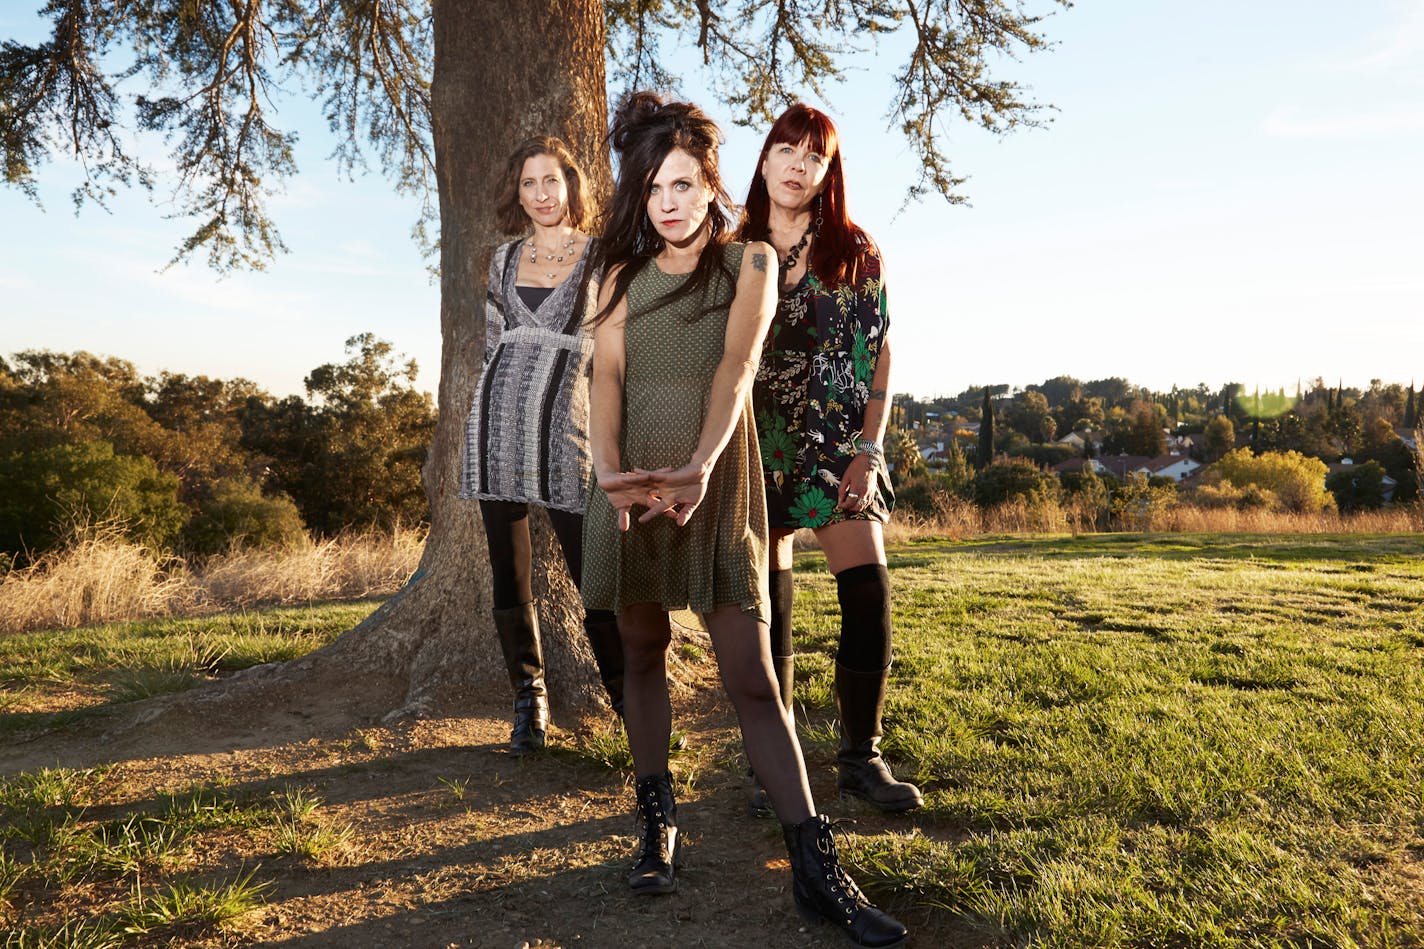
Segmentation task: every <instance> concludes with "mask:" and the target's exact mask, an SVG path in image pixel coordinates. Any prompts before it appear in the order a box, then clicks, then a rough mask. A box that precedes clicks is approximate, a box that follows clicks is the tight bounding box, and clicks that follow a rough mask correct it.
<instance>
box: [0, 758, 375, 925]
mask: <svg viewBox="0 0 1424 949" xmlns="http://www.w3.org/2000/svg"><path fill="white" fill-rule="evenodd" d="M106 774H107V772H105V771H103V770H99V769H94V770H86V771H74V770H67V769H45V770H43V771H39V772H34V773H30V774H19V775H15V776H13V777H10V778H7V779H0V930H3V931H4V932H5V936H4V938H3V939H0V949H10V947H14V949H29V947H45V949H48V947H53V949H73V947H96V949H103V947H114V946H129V945H158V944H163V945H183V944H186V942H185V940H186V939H187V937H199V936H206V935H211V934H213V933H216V932H218V931H221V930H223V929H225V928H227V926H228V923H229V922H230V921H232V920H234V919H236V918H238V917H240V916H243V915H244V914H246V913H248V912H249V911H250V910H252V909H253V908H255V907H256V906H257V905H258V904H259V903H260V902H261V901H262V898H263V894H264V893H266V892H267V891H268V890H269V889H270V888H271V884H270V882H268V881H261V880H258V879H257V878H256V873H257V869H256V868H253V869H251V870H244V871H242V872H240V873H239V874H238V875H237V876H235V877H229V878H221V877H214V876H209V875H207V874H206V873H204V870H205V868H206V861H205V860H204V858H203V857H202V856H201V855H200V854H198V853H197V852H196V850H197V849H198V848H197V846H196V845H197V844H198V842H199V838H200V836H201V835H205V834H209V835H212V836H211V837H210V839H209V840H208V841H207V842H206V846H207V848H208V849H209V850H210V849H211V847H212V846H213V842H214V841H215V840H221V839H223V838H222V837H221V835H222V834H223V833H238V834H241V835H243V836H244V837H245V838H246V839H247V840H248V841H249V842H250V843H251V844H252V845H254V846H256V847H257V848H259V849H260V848H262V847H264V846H265V847H266V848H267V852H271V853H274V854H275V855H277V856H281V855H283V854H295V855H298V856H300V857H301V858H303V859H306V860H311V861H316V862H329V861H330V858H331V857H332V856H333V854H334V853H335V852H336V851H338V850H343V849H345V848H347V847H348V838H349V837H350V835H351V831H350V830H349V829H348V828H345V827H342V826H334V825H332V824H331V823H330V822H329V821H326V820H324V819H323V818H322V817H321V816H320V815H319V813H318V811H319V808H320V804H321V802H320V801H319V800H318V799H317V798H315V797H313V796H312V795H311V794H310V793H308V792H306V791H304V790H294V789H290V788H288V789H284V790H281V791H275V792H266V793H264V792H259V791H251V792H248V793H247V794H245V795H243V796H241V797H235V796H233V795H231V794H230V793H229V792H228V791H227V790H226V789H225V788H223V787H221V786H207V787H204V786H194V787H192V788H189V789H188V790H186V791H183V792H180V793H170V794H160V795H158V796H157V797H156V798H155V799H153V800H152V801H149V802H148V803H147V804H146V805H145V806H143V807H141V808H138V809H129V810H126V811H125V812H124V813H123V814H122V815H121V816H118V817H114V818H111V819H108V820H103V819H98V818H96V817H94V816H93V813H92V812H96V811H97V812H101V813H102V812H103V811H105V810H108V809H109V808H107V807H105V806H104V804H105V800H104V798H105V797H106V796H107V795H106V794H105V793H104V789H103V788H101V787H100V785H101V784H102V782H103V780H104V778H105V776H106ZM288 843H289V844H290V845H288ZM195 874H197V875H195ZM78 892H83V893H88V894H91V895H100V894H105V893H108V894H111V896H110V897H109V898H108V899H104V898H102V896H100V902H99V903H98V904H96V905H91V906H88V907H86V916H85V917H84V918H83V919H74V918H70V916H71V915H72V914H70V913H68V912H66V911H64V910H62V909H59V908H60V907H63V906H65V905H66V903H68V902H69V901H70V900H72V899H73V894H75V893H78ZM57 909H58V910H59V912H60V916H59V919H58V920H56V919H55V911H56V910H57Z"/></svg>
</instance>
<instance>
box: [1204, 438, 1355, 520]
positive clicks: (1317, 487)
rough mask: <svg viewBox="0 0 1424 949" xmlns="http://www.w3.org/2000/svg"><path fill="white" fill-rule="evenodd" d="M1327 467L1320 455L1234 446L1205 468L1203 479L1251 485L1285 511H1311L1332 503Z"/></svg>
mask: <svg viewBox="0 0 1424 949" xmlns="http://www.w3.org/2000/svg"><path fill="white" fill-rule="evenodd" d="M1328 470H1329V469H1327V468H1326V467H1325V462H1323V461H1321V460H1320V459H1318V458H1307V457H1306V456H1305V455H1302V454H1301V453H1300V452H1296V451H1267V452H1262V453H1261V454H1259V455H1253V454H1251V452H1250V451H1249V450H1248V449H1245V448H1238V449H1237V450H1236V451H1232V452H1228V453H1227V454H1226V455H1225V456H1223V457H1222V459H1221V460H1220V461H1218V462H1217V463H1216V464H1214V465H1212V466H1211V467H1210V468H1208V469H1207V471H1206V473H1205V475H1204V480H1203V483H1204V484H1216V483H1219V482H1220V481H1229V482H1230V483H1231V484H1232V485H1234V486H1235V487H1237V488H1241V489H1243V490H1244V489H1245V488H1247V487H1248V486H1250V485H1255V486H1256V487H1257V488H1260V489H1262V491H1263V492H1269V493H1270V495H1274V496H1275V497H1276V498H1277V499H1278V500H1279V503H1280V505H1281V507H1282V508H1284V509H1285V510H1287V511H1291V512H1293V513H1296V514H1314V513H1318V512H1320V511H1324V510H1333V509H1334V507H1335V499H1334V498H1333V497H1331V495H1330V494H1329V493H1328V492H1326V490H1325V475H1326V472H1327V471H1328ZM1262 496H1263V497H1265V496H1266V495H1264V494H1263V495H1262Z"/></svg>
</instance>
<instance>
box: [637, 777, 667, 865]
mask: <svg viewBox="0 0 1424 949" xmlns="http://www.w3.org/2000/svg"><path fill="white" fill-rule="evenodd" d="M638 811H639V814H638V816H639V817H641V818H642V820H643V841H642V845H641V846H640V847H639V848H638V859H639V860H640V861H641V860H645V859H647V858H649V857H654V858H656V859H659V860H661V861H663V862H666V861H667V858H668V853H667V835H666V833H665V831H666V829H667V815H666V814H664V813H663V806H662V801H661V799H660V797H659V795H658V789H657V787H656V786H654V785H649V786H648V787H647V788H646V789H645V790H644V792H643V796H642V797H641V798H640V799H639V801H638Z"/></svg>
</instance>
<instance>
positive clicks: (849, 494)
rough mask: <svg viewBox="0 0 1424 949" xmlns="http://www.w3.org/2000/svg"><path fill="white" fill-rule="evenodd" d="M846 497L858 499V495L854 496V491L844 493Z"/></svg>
mask: <svg viewBox="0 0 1424 949" xmlns="http://www.w3.org/2000/svg"><path fill="white" fill-rule="evenodd" d="M846 497H848V498H859V497H860V495H858V494H856V493H855V492H854V491H847V492H846Z"/></svg>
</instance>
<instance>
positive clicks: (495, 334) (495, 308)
mask: <svg viewBox="0 0 1424 949" xmlns="http://www.w3.org/2000/svg"><path fill="white" fill-rule="evenodd" d="M513 250H514V247H513V245H512V244H500V245H499V246H498V247H496V248H495V249H494V253H492V254H490V267H489V284H488V285H487V287H486V290H485V359H484V362H483V363H482V365H485V366H488V365H489V361H490V359H491V358H492V357H493V356H494V351H495V348H496V347H497V346H499V337H500V334H502V333H503V332H504V295H503V294H504V288H503V286H501V284H503V282H504V266H505V263H506V261H507V260H508V259H509V255H510V254H511V253H512V252H513Z"/></svg>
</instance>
